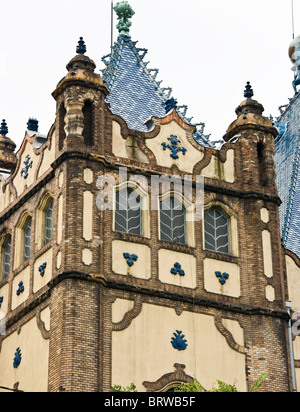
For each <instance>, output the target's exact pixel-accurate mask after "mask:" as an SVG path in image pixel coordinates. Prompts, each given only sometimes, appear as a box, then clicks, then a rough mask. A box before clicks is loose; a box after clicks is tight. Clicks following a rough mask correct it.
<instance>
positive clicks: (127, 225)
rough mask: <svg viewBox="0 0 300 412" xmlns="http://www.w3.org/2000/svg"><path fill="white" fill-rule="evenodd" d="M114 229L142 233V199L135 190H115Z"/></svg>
mask: <svg viewBox="0 0 300 412" xmlns="http://www.w3.org/2000/svg"><path fill="white" fill-rule="evenodd" d="M115 231H117V232H123V233H128V234H131V235H142V199H141V196H140V195H139V194H138V193H137V191H136V190H131V189H129V188H128V187H124V188H121V189H119V190H117V191H116V208H115Z"/></svg>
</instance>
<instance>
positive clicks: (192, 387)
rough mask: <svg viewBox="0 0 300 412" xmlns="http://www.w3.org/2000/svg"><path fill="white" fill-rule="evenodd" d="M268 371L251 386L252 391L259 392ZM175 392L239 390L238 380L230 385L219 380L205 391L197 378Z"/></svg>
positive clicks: (182, 385) (183, 384)
mask: <svg viewBox="0 0 300 412" xmlns="http://www.w3.org/2000/svg"><path fill="white" fill-rule="evenodd" d="M267 377H268V373H263V374H262V375H261V376H260V377H259V378H258V379H257V381H256V382H255V383H254V384H253V385H252V386H251V389H250V392H251V393H254V392H257V391H258V389H259V388H260V387H261V385H262V384H263V382H264V381H265V380H266V379H267ZM175 392H202V393H203V392H218V393H224V392H239V390H238V389H237V386H236V382H234V383H233V385H229V384H228V383H225V382H222V381H219V380H218V381H217V382H216V384H215V385H214V386H213V388H212V389H211V390H207V391H205V390H204V389H203V388H202V386H201V385H200V383H199V382H198V381H197V379H195V380H194V383H193V384H191V383H182V384H181V385H180V387H179V388H176V389H175Z"/></svg>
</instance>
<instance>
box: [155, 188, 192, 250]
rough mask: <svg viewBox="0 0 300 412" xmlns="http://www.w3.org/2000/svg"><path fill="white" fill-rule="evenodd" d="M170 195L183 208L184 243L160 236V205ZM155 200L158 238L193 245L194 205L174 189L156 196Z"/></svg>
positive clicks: (183, 244)
mask: <svg viewBox="0 0 300 412" xmlns="http://www.w3.org/2000/svg"><path fill="white" fill-rule="evenodd" d="M170 197H171V198H172V197H173V198H176V199H177V200H178V201H179V202H180V203H181V204H182V206H183V207H184V208H185V243H179V242H174V241H173V242H172V241H170V240H163V239H162V238H161V210H160V205H161V202H162V201H164V200H165V199H167V198H170ZM157 202H158V204H157V210H158V238H159V240H160V241H162V242H170V243H172V244H176V245H182V246H189V247H195V222H194V217H195V206H194V205H193V204H192V203H191V202H189V201H188V200H187V199H185V197H184V196H182V194H181V193H178V192H176V191H169V192H167V193H165V194H163V195H160V196H158V199H157Z"/></svg>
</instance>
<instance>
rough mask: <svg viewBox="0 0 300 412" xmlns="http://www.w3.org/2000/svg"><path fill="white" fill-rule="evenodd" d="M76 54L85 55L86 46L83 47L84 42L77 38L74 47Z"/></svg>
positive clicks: (81, 38)
mask: <svg viewBox="0 0 300 412" xmlns="http://www.w3.org/2000/svg"><path fill="white" fill-rule="evenodd" d="M76 53H77V54H85V53H86V45H85V42H84V40H83V37H80V38H79V41H78V46H77V47H76Z"/></svg>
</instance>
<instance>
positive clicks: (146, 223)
mask: <svg viewBox="0 0 300 412" xmlns="http://www.w3.org/2000/svg"><path fill="white" fill-rule="evenodd" d="M124 189H127V190H129V191H131V192H133V191H135V192H136V194H137V196H139V197H140V205H141V209H140V225H141V230H140V234H133V233H128V232H125V231H120V230H116V201H117V192H120V191H121V190H124ZM112 228H113V231H114V232H116V233H123V234H125V235H131V236H139V237H146V238H150V213H149V195H148V193H147V192H145V191H144V190H143V189H142V188H141V187H140V186H139V185H138V184H137V183H135V182H131V181H126V182H123V183H121V184H120V185H117V186H115V187H114V190H113V219H112Z"/></svg>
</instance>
